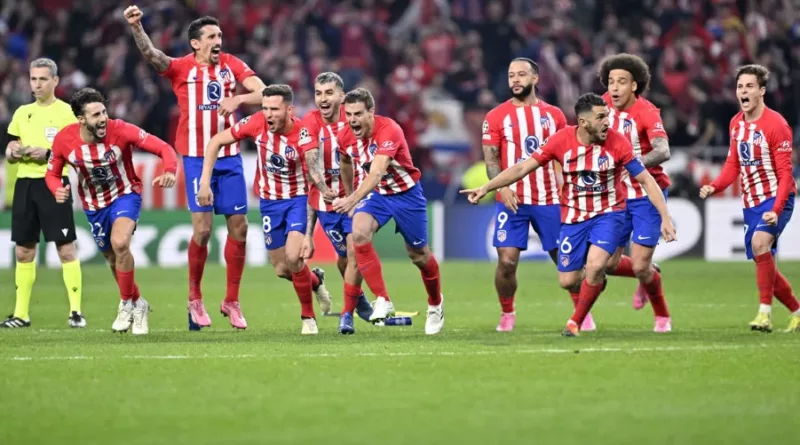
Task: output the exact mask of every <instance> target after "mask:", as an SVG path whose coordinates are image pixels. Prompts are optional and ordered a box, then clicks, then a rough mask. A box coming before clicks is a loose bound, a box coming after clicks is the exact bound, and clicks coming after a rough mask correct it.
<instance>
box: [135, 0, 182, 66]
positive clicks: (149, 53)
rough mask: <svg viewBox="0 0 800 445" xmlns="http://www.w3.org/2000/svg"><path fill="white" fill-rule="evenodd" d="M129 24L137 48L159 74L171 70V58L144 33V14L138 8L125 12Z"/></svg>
mask: <svg viewBox="0 0 800 445" xmlns="http://www.w3.org/2000/svg"><path fill="white" fill-rule="evenodd" d="M123 14H124V15H125V19H126V20H127V21H128V24H129V25H131V32H132V33H133V40H134V41H135V42H136V47H137V48H139V51H141V53H142V55H143V56H144V58H145V59H147V61H148V62H150V64H151V65H153V67H154V68H155V69H156V71H158V72H159V73H163V72H164V71H166V70H167V68H169V63H170V60H171V59H170V58H169V57H168V56H167V55H166V54H164V52H163V51H161V50H159V49H156V47H155V46H153V42H152V41H151V40H150V37H148V36H147V33H146V32H144V27H143V26H142V17H143V16H144V14H143V13H142V11H141V10H139V8H138V7H136V6H130V7H128V8H127V9H125V12H123Z"/></svg>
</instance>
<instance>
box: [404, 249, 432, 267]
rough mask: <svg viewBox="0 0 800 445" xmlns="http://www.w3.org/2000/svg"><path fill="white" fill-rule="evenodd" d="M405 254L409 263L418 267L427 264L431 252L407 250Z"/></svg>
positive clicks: (426, 250)
mask: <svg viewBox="0 0 800 445" xmlns="http://www.w3.org/2000/svg"><path fill="white" fill-rule="evenodd" d="M407 253H408V258H409V259H410V260H411V262H412V263H414V264H415V265H417V266H419V267H422V266H424V265H426V264H428V261H429V260H430V259H431V252H430V250H428V249H408V251H407Z"/></svg>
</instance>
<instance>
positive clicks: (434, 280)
mask: <svg viewBox="0 0 800 445" xmlns="http://www.w3.org/2000/svg"><path fill="white" fill-rule="evenodd" d="M420 271H421V272H422V282H423V283H425V291H427V292H428V304H429V305H430V306H438V305H440V304H442V284H441V283H442V282H441V280H440V279H439V263H438V262H437V261H436V258H435V257H434V256H433V254H431V257H430V259H429V260H428V263H427V264H425V266H423V267H422V269H420Z"/></svg>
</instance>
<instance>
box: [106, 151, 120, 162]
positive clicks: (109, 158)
mask: <svg viewBox="0 0 800 445" xmlns="http://www.w3.org/2000/svg"><path fill="white" fill-rule="evenodd" d="M103 159H105V160H106V162H109V163H110V162H116V160H117V154H116V153H114V151H113V150H109V151H107V152H105V153H103Z"/></svg>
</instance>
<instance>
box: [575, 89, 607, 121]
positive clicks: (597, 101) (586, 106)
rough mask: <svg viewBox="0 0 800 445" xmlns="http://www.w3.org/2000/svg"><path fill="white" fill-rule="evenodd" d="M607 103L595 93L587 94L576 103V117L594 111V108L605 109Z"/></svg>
mask: <svg viewBox="0 0 800 445" xmlns="http://www.w3.org/2000/svg"><path fill="white" fill-rule="evenodd" d="M605 106H606V101H605V100H603V98H602V97H601V96H598V95H597V94H594V93H586V94H584V95H583V96H581V97H579V98H578V101H577V102H575V116H580V115H581V114H583V113H586V112H587V111H592V108H594V107H605Z"/></svg>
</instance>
